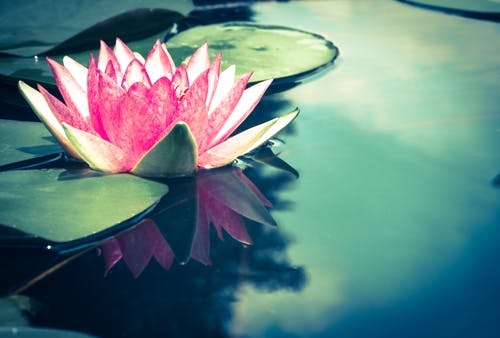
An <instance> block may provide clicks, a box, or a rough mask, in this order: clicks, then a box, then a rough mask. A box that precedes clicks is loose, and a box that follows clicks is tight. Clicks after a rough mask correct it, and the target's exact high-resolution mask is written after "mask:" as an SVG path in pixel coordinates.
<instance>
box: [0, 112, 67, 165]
mask: <svg viewBox="0 0 500 338" xmlns="http://www.w3.org/2000/svg"><path fill="white" fill-rule="evenodd" d="M62 151H63V150H62V148H61V147H60V146H59V144H58V143H57V141H56V140H55V139H54V138H53V137H52V135H51V134H50V132H49V131H48V130H47V128H45V126H44V125H43V124H42V123H38V122H21V121H10V120H0V170H3V169H8V168H12V167H22V166H25V165H30V164H33V163H35V161H33V160H34V159H38V161H37V162H43V161H48V160H53V159H56V158H58V157H59V156H60V154H61V152H62Z"/></svg>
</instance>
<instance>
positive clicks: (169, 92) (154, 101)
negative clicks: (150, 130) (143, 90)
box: [149, 77, 178, 129]
mask: <svg viewBox="0 0 500 338" xmlns="http://www.w3.org/2000/svg"><path fill="white" fill-rule="evenodd" d="M149 96H150V99H151V106H152V107H153V108H154V115H155V116H156V117H157V118H158V121H159V126H158V128H160V129H166V128H167V127H168V126H170V125H172V124H174V123H175V122H176V121H174V119H175V118H176V116H177V109H178V101H177V96H176V94H175V90H174V87H173V86H172V83H171V82H170V80H169V79H167V78H166V77H162V78H160V79H159V80H158V81H156V82H155V83H154V84H153V86H152V87H151V89H150V90H149Z"/></svg>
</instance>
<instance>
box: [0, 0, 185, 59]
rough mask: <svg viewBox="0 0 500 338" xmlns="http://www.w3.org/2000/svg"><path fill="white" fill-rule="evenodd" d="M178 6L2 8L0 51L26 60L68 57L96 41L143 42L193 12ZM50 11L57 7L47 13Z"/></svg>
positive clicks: (38, 5)
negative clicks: (117, 38)
mask: <svg viewBox="0 0 500 338" xmlns="http://www.w3.org/2000/svg"><path fill="white" fill-rule="evenodd" d="M106 2H107V4H106ZM184 3H185V4H186V5H187V4H188V2H187V1H184ZM13 4H14V3H13ZM179 4H180V2H179V1H176V2H175V3H172V2H171V3H169V4H167V6H168V7H169V8H168V9H165V8H134V7H136V6H137V4H136V3H134V2H130V3H129V4H127V3H120V4H118V3H117V5H118V6H116V5H115V4H111V3H109V1H105V2H98V3H95V4H93V5H92V6H91V7H90V8H89V6H86V7H85V8H79V7H83V6H84V4H81V3H78V2H71V3H67V4H64V6H63V8H62V7H61V5H60V4H56V3H55V4H52V3H46V2H38V3H37V2H34V3H33V2H32V3H30V5H29V6H25V7H24V8H23V4H18V3H15V5H13V6H9V5H6V6H3V7H2V10H3V11H4V12H3V13H2V14H3V17H2V22H1V23H0V28H1V30H2V33H3V34H2V41H1V42H0V52H2V53H3V54H12V55H16V56H25V57H26V56H34V55H47V54H52V55H54V54H66V53H69V52H74V51H82V50H86V49H93V48H96V47H97V46H98V45H99V40H100V39H102V40H106V41H108V40H109V41H114V39H115V38H116V37H117V36H120V37H122V38H124V39H126V40H127V42H128V41H132V40H137V39H141V38H144V37H147V36H152V35H154V34H157V33H159V32H165V31H166V30H168V29H170V27H171V25H172V24H173V23H174V22H176V21H178V20H180V19H181V18H183V15H182V14H181V13H179V11H180V12H183V13H187V11H189V9H190V8H193V6H192V5H191V6H189V5H188V6H185V5H181V6H179ZM103 5H104V6H103ZM106 5H107V6H106ZM147 5H149V6H151V7H154V6H160V7H162V6H164V5H165V3H162V2H160V1H158V3H157V4H155V3H153V2H151V1H149V2H148V4H147ZM51 6H56V7H57V8H52V10H51ZM127 7H128V8H127ZM183 7H185V8H183ZM187 7H189V8H187ZM18 13H22V14H23V17H22V19H21V18H19V17H18V16H17V18H16V14H18ZM9 14H10V15H9ZM75 14H76V15H75ZM15 20H17V21H15ZM19 22H22V24H20V23H19ZM82 29H83V30H82Z"/></svg>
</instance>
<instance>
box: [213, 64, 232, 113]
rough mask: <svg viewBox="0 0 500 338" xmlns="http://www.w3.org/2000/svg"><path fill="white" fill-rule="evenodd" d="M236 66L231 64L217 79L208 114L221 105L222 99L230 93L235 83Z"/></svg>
mask: <svg viewBox="0 0 500 338" xmlns="http://www.w3.org/2000/svg"><path fill="white" fill-rule="evenodd" d="M235 71H236V67H235V66H234V65H232V66H229V67H228V68H227V69H226V70H224V71H223V72H222V73H221V74H220V76H219V79H218V81H217V87H216V88H215V91H214V94H213V97H212V101H211V102H210V106H209V109H208V115H211V114H212V113H213V111H214V110H215V108H217V106H218V105H219V103H220V102H221V101H222V99H223V98H224V97H225V96H226V95H227V93H229V91H230V90H231V88H232V87H233V84H234V73H235Z"/></svg>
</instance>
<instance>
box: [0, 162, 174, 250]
mask: <svg viewBox="0 0 500 338" xmlns="http://www.w3.org/2000/svg"><path fill="white" fill-rule="evenodd" d="M167 191H168V187H167V186H166V185H164V184H161V183H158V182H154V181H148V180H145V179H142V178H139V177H135V176H133V175H129V174H116V175H97V174H96V175H83V176H79V175H70V174H69V175H68V172H67V171H65V170H62V169H48V170H47V169H46V170H13V171H5V172H1V173H0V205H1V206H2V207H1V208H0V224H3V225H6V226H9V227H11V228H14V229H16V230H20V231H23V232H26V233H29V234H33V235H35V236H39V237H42V238H44V239H47V240H50V241H54V242H67V241H73V240H77V239H81V238H84V237H87V236H91V235H95V234H97V233H98V232H100V231H103V230H105V229H108V228H110V227H113V226H114V225H118V224H122V223H123V222H124V221H127V220H130V219H132V218H134V217H136V216H138V215H139V214H141V213H142V212H143V211H145V210H147V209H149V208H150V207H152V206H153V205H155V204H156V202H157V201H159V199H160V198H161V197H162V196H163V195H164V194H166V193H167ZM0 240H1V238H0Z"/></svg>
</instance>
